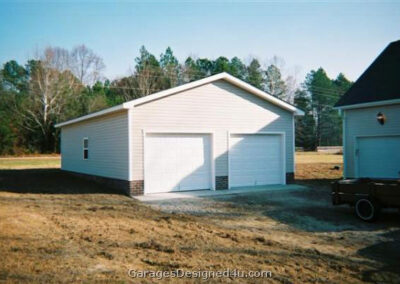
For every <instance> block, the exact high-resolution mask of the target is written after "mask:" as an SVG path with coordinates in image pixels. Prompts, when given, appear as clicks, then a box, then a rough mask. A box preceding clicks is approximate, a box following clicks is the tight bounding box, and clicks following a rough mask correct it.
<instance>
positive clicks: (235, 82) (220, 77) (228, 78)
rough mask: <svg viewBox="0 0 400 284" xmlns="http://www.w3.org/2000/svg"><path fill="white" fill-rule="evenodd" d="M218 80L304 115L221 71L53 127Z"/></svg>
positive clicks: (298, 110) (302, 113) (129, 106)
mask: <svg viewBox="0 0 400 284" xmlns="http://www.w3.org/2000/svg"><path fill="white" fill-rule="evenodd" d="M218 80H225V81H227V82H229V83H231V84H233V85H235V86H237V87H239V88H241V89H243V90H245V91H248V92H249V93H251V94H253V95H256V96H258V97H260V98H262V99H264V100H266V101H268V102H270V103H272V104H275V105H277V106H278V107H281V108H282V109H285V110H287V111H289V112H292V113H294V114H295V115H304V112H303V111H302V110H300V109H298V108H296V107H295V106H293V105H291V104H289V103H287V102H285V101H283V100H280V99H278V98H276V97H274V96H272V95H270V94H268V93H266V92H264V91H261V90H260V89H257V88H255V87H253V86H252V85H250V84H248V83H246V82H244V81H242V80H239V79H237V78H235V77H234V76H232V75H230V74H228V73H225V72H223V73H219V74H216V75H212V76H209V77H207V78H204V79H200V80H197V81H194V82H190V83H187V84H184V85H181V86H178V87H174V88H171V89H168V90H164V91H161V92H158V93H155V94H152V95H148V96H145V97H142V98H139V99H136V100H132V101H128V102H126V103H123V104H120V105H117V106H114V107H111V108H107V109H104V110H102V111H98V112H95V113H91V114H88V115H85V116H81V117H78V118H75V119H71V120H68V121H65V122H62V123H58V124H56V125H55V127H63V126H66V125H70V124H73V123H77V122H81V121H84V120H87V119H92V118H95V117H99V116H103V115H106V114H110V113H115V112H119V111H122V110H126V109H131V108H134V107H135V106H137V105H141V104H144V103H147V102H151V101H154V100H158V99H161V98H164V97H167V96H171V95H174V94H177V93H180V92H183V91H186V90H189V89H193V88H196V87H198V86H201V85H205V84H208V83H212V82H215V81H218Z"/></svg>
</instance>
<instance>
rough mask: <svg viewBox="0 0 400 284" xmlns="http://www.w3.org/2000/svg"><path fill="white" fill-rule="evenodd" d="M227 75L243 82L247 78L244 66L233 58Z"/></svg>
mask: <svg viewBox="0 0 400 284" xmlns="http://www.w3.org/2000/svg"><path fill="white" fill-rule="evenodd" d="M229 73H230V74H231V75H232V76H234V77H236V78H238V79H241V80H245V78H246V77H247V69H246V65H245V64H244V63H243V62H242V61H241V60H240V59H239V58H238V57H236V56H235V57H233V58H232V59H231V61H230V63H229Z"/></svg>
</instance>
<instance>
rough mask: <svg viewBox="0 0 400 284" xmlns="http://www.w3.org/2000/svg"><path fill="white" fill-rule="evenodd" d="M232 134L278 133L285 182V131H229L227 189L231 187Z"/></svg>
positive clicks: (284, 181)
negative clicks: (280, 139) (280, 138)
mask: <svg viewBox="0 0 400 284" xmlns="http://www.w3.org/2000/svg"><path fill="white" fill-rule="evenodd" d="M232 135H280V136H281V137H282V143H281V154H282V177H281V178H282V184H286V133H285V132H270V131H261V132H229V137H228V140H229V141H228V145H229V146H228V189H231V188H232V187H231V183H230V180H231V168H230V162H231V161H230V155H229V154H230V153H229V149H230V144H231V143H230V139H231V137H232Z"/></svg>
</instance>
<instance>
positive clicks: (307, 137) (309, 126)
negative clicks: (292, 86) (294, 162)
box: [294, 89, 316, 151]
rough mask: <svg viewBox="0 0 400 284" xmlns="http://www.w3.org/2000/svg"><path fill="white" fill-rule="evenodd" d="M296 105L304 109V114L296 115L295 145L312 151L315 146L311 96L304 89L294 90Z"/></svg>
mask: <svg viewBox="0 0 400 284" xmlns="http://www.w3.org/2000/svg"><path fill="white" fill-rule="evenodd" d="M294 104H295V106H296V107H298V108H299V109H301V110H303V111H304V116H296V123H295V129H296V147H303V148H304V150H308V151H313V150H315V148H316V137H315V120H314V116H313V113H312V106H311V97H310V96H309V94H308V93H307V92H306V91H304V90H299V89H298V90H296V92H295V96H294Z"/></svg>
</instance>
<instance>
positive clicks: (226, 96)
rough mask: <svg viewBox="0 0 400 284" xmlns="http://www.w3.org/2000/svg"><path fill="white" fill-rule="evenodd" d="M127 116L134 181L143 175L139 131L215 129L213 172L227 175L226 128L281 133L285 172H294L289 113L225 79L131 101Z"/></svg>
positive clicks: (141, 143) (290, 117)
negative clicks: (134, 103) (135, 102)
mask: <svg viewBox="0 0 400 284" xmlns="http://www.w3.org/2000/svg"><path fill="white" fill-rule="evenodd" d="M131 119H132V121H131V127H132V129H131V131H132V137H133V139H132V141H130V143H132V144H131V149H132V159H133V161H134V162H133V163H132V173H131V174H132V179H133V180H143V131H149V132H153V131H154V132H157V131H163V132H165V131H169V130H170V131H171V132H174V131H176V132H179V131H181V132H188V131H204V132H210V131H211V132H213V133H214V147H215V149H214V151H215V152H214V157H215V158H216V160H215V175H216V176H217V177H227V176H228V131H229V132H239V133H240V132H247V133H248V132H269V131H270V132H284V133H285V135H286V139H285V141H286V142H285V143H286V145H285V149H286V172H287V173H292V172H293V171H294V165H293V163H294V161H293V158H294V157H293V156H294V153H293V150H294V144H293V139H294V137H293V133H294V131H293V125H294V124H293V113H291V112H289V111H286V110H283V109H282V108H280V107H278V106H276V105H274V104H272V103H269V102H267V101H265V100H263V99H261V98H258V97H256V96H255V95H253V94H250V93H248V92H246V91H244V90H242V89H240V88H238V87H236V86H234V85H232V84H230V83H228V82H226V81H224V80H219V81H215V82H213V83H208V84H205V85H202V86H199V87H196V88H193V89H190V90H186V91H184V92H181V93H179V94H175V95H171V96H169V97H165V98H163V99H160V100H156V101H152V102H148V103H144V104H142V105H138V106H135V108H134V110H133V114H132V116H131ZM221 180H222V178H221Z"/></svg>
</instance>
